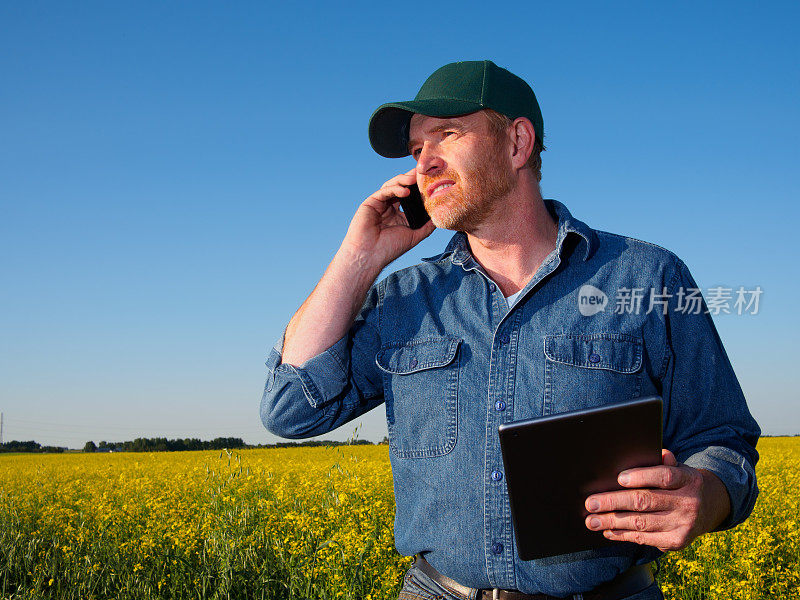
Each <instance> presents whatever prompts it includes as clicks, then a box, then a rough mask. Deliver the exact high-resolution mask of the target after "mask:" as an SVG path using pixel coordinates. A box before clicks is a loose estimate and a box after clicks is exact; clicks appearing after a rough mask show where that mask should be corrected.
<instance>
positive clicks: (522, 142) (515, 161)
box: [510, 117, 536, 169]
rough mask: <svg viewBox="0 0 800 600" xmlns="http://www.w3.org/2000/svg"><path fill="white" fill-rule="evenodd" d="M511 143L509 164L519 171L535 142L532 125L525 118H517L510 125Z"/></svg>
mask: <svg viewBox="0 0 800 600" xmlns="http://www.w3.org/2000/svg"><path fill="white" fill-rule="evenodd" d="M510 135H511V141H512V143H513V145H514V147H513V153H512V155H511V164H512V166H513V167H514V168H515V169H521V168H522V167H524V166H525V164H526V163H527V162H528V158H529V157H530V155H531V153H532V152H533V143H534V142H535V141H536V131H535V130H534V129H533V124H532V123H531V122H530V121H529V120H528V119H526V118H525V117H517V118H516V119H514V122H513V123H512V124H511V132H510Z"/></svg>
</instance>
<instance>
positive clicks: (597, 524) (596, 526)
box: [589, 518, 600, 529]
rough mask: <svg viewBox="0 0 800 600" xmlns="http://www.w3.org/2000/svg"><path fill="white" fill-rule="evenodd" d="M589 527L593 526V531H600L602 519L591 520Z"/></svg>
mask: <svg viewBox="0 0 800 600" xmlns="http://www.w3.org/2000/svg"><path fill="white" fill-rule="evenodd" d="M589 525H591V527H592V529H600V519H597V518H595V519H589Z"/></svg>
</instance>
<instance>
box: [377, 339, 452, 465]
mask: <svg viewBox="0 0 800 600" xmlns="http://www.w3.org/2000/svg"><path fill="white" fill-rule="evenodd" d="M460 343H461V340H460V339H456V338H450V337H428V338H421V339H415V340H410V341H408V342H393V343H390V344H386V345H384V346H383V347H382V348H381V350H380V351H379V352H378V354H377V356H376V357H375V362H376V363H377V365H378V367H380V369H381V370H382V371H383V380H384V386H383V387H384V398H385V400H386V421H387V423H388V426H389V446H390V449H391V451H392V453H393V454H395V455H396V456H398V457H400V458H425V457H432V456H442V455H444V454H447V453H448V452H450V451H451V450H452V449H453V447H454V446H455V444H456V437H457V425H458V380H459V378H458V374H459V352H458V349H459V344H460Z"/></svg>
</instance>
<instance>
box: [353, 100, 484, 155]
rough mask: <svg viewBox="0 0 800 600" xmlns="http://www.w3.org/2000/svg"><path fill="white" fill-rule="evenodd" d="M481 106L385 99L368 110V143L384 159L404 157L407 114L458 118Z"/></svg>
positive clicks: (408, 115) (408, 119)
mask: <svg viewBox="0 0 800 600" xmlns="http://www.w3.org/2000/svg"><path fill="white" fill-rule="evenodd" d="M482 108H483V106H481V105H480V104H477V103H476V102H467V101H465V100H444V99H435V100H411V101H409V102H389V103H388V104H384V105H383V106H379V107H378V109H377V110H376V111H375V112H374V113H372V116H371V117H370V119H369V143H370V144H372V148H373V149H374V150H375V152H377V153H378V154H380V155H381V156H385V157H386V158H401V157H403V156H408V155H409V152H408V129H409V123H410V122H411V115H413V114H414V113H419V114H421V115H427V116H429V117H458V116H460V115H466V114H469V113H473V112H475V111H477V110H481V109H482Z"/></svg>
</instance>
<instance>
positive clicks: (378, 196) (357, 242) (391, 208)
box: [342, 167, 436, 271]
mask: <svg viewBox="0 0 800 600" xmlns="http://www.w3.org/2000/svg"><path fill="white" fill-rule="evenodd" d="M416 182H417V177H416V167H415V168H413V169H411V170H410V171H408V172H407V173H403V174H401V175H397V176H396V177H392V178H391V179H390V180H389V181H387V182H386V183H384V184H383V185H382V186H381V188H380V189H379V190H377V191H376V192H375V193H373V194H372V195H371V196H370V197H369V198H367V199H366V200H364V202H362V203H361V206H359V207H358V210H357V211H356V214H355V215H354V216H353V220H352V221H351V222H350V227H349V228H348V230H347V235H345V238H344V241H343V242H342V250H343V251H345V252H347V253H349V254H350V255H351V256H354V257H358V258H357V260H358V263H359V264H360V265H362V266H367V265H369V266H371V267H373V269H374V268H377V269H378V271H380V270H381V269H383V268H384V267H385V266H386V265H388V264H389V263H390V262H392V261H393V260H394V259H396V258H397V257H399V256H401V255H402V254H404V253H406V252H408V251H409V250H410V249H411V248H413V247H414V246H416V245H417V244H419V243H420V242H421V241H422V240H424V239H425V238H426V237H428V236H429V235H430V234H431V233H433V230H434V229H436V226H435V225H434V224H433V223H432V222H431V221H428V222H427V223H425V225H423V226H422V227H421V228H419V229H411V228H410V227H409V226H408V221H407V219H406V217H405V215H404V214H403V212H402V211H401V210H400V199H401V198H404V197H406V196H408V195H409V194H410V193H411V191H410V190H409V189H408V187H407V186H409V185H413V184H415V183H416Z"/></svg>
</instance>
